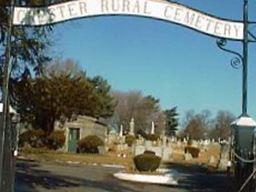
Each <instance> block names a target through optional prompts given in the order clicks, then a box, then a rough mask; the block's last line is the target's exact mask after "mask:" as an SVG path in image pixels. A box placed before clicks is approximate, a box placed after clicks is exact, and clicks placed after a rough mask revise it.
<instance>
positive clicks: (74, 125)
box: [56, 116, 107, 153]
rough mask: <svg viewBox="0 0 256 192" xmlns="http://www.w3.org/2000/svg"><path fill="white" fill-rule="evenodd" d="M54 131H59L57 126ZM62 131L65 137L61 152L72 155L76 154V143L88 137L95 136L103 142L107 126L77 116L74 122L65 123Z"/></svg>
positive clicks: (92, 119)
mask: <svg viewBox="0 0 256 192" xmlns="http://www.w3.org/2000/svg"><path fill="white" fill-rule="evenodd" d="M56 129H59V128H58V125H57V126H56ZM62 130H64V131H65V136H66V141H65V145H64V149H63V150H64V151H67V152H73V153H76V152H78V150H77V142H78V141H79V140H80V139H82V138H84V137H86V136H88V135H97V136H98V137H100V138H101V139H102V140H103V141H105V139H106V137H107V125H106V124H104V123H102V122H99V121H98V120H97V119H96V118H93V117H88V116H78V117H77V119H76V120H74V121H71V122H66V123H65V124H64V126H63V128H62Z"/></svg>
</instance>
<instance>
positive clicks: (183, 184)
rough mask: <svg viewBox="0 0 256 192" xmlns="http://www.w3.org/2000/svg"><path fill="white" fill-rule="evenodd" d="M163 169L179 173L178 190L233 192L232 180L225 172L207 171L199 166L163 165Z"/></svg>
mask: <svg viewBox="0 0 256 192" xmlns="http://www.w3.org/2000/svg"><path fill="white" fill-rule="evenodd" d="M164 167H166V168H170V169H175V170H177V171H178V172H179V173H181V178H180V180H179V186H178V187H177V188H178V189H186V190H188V191H191V192H233V191H234V179H233V178H232V177H227V175H226V172H225V171H217V170H214V171H213V170H209V169H207V168H205V167H202V166H199V165H191V164H190V165H184V164H179V163H165V164H164Z"/></svg>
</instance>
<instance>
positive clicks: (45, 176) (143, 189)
mask: <svg viewBox="0 0 256 192" xmlns="http://www.w3.org/2000/svg"><path fill="white" fill-rule="evenodd" d="M176 168H177V170H178V171H180V172H181V173H182V179H181V182H180V185H179V186H178V187H170V186H162V185H151V184H141V183H132V182H126V181H120V180H118V179H116V178H114V177H113V176H112V175H113V173H115V172H118V171H119V169H117V168H107V167H101V166H87V165H86V166H81V165H77V166H70V165H53V164H43V163H39V162H33V161H18V162H17V171H16V192H185V191H193V192H199V191H202V192H208V191H209V192H212V191H218V192H222V191H223V192H225V191H227V190H226V189H227V184H226V181H227V180H226V177H225V175H224V174H207V173H205V172H196V171H194V170H193V169H187V168H184V167H176Z"/></svg>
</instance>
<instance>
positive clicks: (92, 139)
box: [78, 135, 104, 153]
mask: <svg viewBox="0 0 256 192" xmlns="http://www.w3.org/2000/svg"><path fill="white" fill-rule="evenodd" d="M102 145H104V142H103V141H102V140H101V139H100V138H99V137H98V136H96V135H89V136H86V137H84V138H83V139H81V140H80V141H78V148H79V152H81V153H99V151H98V147H99V146H102Z"/></svg>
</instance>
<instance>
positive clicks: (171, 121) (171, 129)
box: [164, 107, 179, 136]
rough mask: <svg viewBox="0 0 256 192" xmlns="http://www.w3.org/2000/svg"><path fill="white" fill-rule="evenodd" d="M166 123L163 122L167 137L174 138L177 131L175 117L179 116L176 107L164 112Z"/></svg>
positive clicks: (176, 119)
mask: <svg viewBox="0 0 256 192" xmlns="http://www.w3.org/2000/svg"><path fill="white" fill-rule="evenodd" d="M164 114H165V117H166V121H165V126H166V128H165V130H166V134H167V135H169V136H174V135H175V132H176V131H177V127H178V124H179V123H178V118H177V116H178V115H179V114H178V113H177V107H173V108H171V109H167V110H165V111H164Z"/></svg>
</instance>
